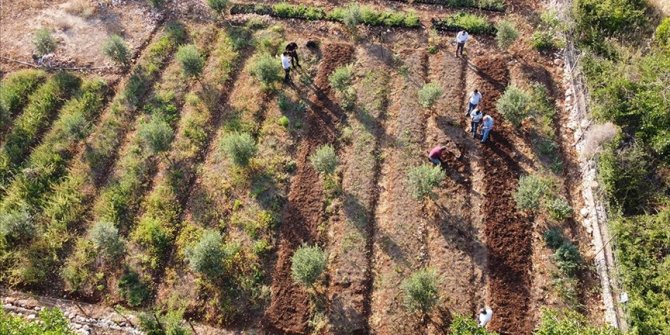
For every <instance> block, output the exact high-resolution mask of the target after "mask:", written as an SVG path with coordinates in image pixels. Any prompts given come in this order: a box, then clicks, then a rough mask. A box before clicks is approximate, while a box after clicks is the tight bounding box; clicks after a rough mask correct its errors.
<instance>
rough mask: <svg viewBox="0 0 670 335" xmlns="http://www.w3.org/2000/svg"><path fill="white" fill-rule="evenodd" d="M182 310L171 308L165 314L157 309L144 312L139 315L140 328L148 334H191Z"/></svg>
mask: <svg viewBox="0 0 670 335" xmlns="http://www.w3.org/2000/svg"><path fill="white" fill-rule="evenodd" d="M183 317H184V313H183V311H182V310H170V311H168V312H167V313H165V314H163V313H160V312H157V311H153V312H150V313H142V314H140V316H139V319H140V329H141V330H142V331H144V333H145V334H146V335H189V334H191V332H190V331H189V330H188V329H187V328H186V327H185V326H184V321H183Z"/></svg>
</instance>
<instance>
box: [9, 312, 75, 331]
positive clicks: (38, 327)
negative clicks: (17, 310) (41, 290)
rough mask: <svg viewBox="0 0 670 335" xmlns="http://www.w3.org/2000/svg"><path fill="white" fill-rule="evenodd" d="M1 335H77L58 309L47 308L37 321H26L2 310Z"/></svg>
mask: <svg viewBox="0 0 670 335" xmlns="http://www.w3.org/2000/svg"><path fill="white" fill-rule="evenodd" d="M0 334H8V335H45V334H46V335H75V334H76V333H75V332H74V331H73V330H71V329H70V322H69V321H68V319H67V318H66V317H65V315H63V312H62V311H61V310H60V309H58V308H45V309H43V310H42V311H40V312H39V314H38V317H37V319H35V320H26V319H25V318H23V317H21V316H14V315H10V314H9V313H7V312H6V311H5V310H4V309H1V308H0Z"/></svg>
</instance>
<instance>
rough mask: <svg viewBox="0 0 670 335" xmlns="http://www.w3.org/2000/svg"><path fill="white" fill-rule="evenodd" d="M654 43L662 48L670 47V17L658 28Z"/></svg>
mask: <svg viewBox="0 0 670 335" xmlns="http://www.w3.org/2000/svg"><path fill="white" fill-rule="evenodd" d="M654 41H655V42H656V43H657V44H658V45H660V46H661V47H666V48H668V47H670V17H666V18H664V19H663V21H661V23H660V24H659V25H658V27H656V32H655V33H654Z"/></svg>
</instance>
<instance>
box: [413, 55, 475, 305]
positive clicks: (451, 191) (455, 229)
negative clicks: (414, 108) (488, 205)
mask: <svg viewBox="0 0 670 335" xmlns="http://www.w3.org/2000/svg"><path fill="white" fill-rule="evenodd" d="M462 62H463V60H461V59H457V58H455V57H454V56H453V55H452V54H451V53H450V52H446V53H444V52H443V53H439V54H436V55H434V56H431V58H430V67H429V73H430V77H431V80H432V81H434V82H437V83H439V84H440V86H441V87H443V88H444V89H445V94H444V96H443V97H442V99H440V101H438V103H437V104H436V106H435V108H434V113H433V114H432V115H431V117H430V118H429V119H428V125H427V129H426V148H427V149H430V148H432V147H433V146H435V145H438V144H440V145H446V146H447V148H448V152H449V154H448V155H447V164H446V166H445V169H446V171H447V178H446V179H445V181H444V182H443V183H442V185H441V186H440V188H439V189H438V190H437V191H436V192H435V193H436V194H437V195H438V197H437V198H436V199H435V200H434V201H431V202H430V204H429V206H427V208H426V209H427V215H428V216H429V218H430V220H429V222H430V224H428V226H427V229H428V239H427V247H428V255H429V262H428V263H429V266H430V267H432V268H434V269H436V270H437V273H438V275H439V277H440V279H441V282H440V293H441V294H442V295H443V298H445V299H447V300H448V308H449V309H450V311H452V312H456V313H459V314H464V315H472V314H473V313H474V311H475V309H476V308H477V306H478V305H481V299H482V298H483V297H481V295H478V293H479V292H480V291H481V290H482V288H483V285H484V283H483V273H484V272H486V269H485V267H486V255H485V254H486V253H485V252H483V251H484V249H485V248H484V244H483V242H482V241H481V240H480V239H479V237H478V231H479V230H480V229H481V227H480V226H479V225H481V221H482V220H481V213H480V212H479V211H478V208H474V207H473V205H472V200H471V193H470V188H471V187H472V183H471V174H472V171H471V170H470V165H469V164H468V160H470V159H471V158H470V157H469V155H470V152H469V150H468V149H467V148H466V147H467V146H468V143H467V142H472V141H473V139H472V138H471V137H470V136H468V135H469V133H467V132H466V131H464V130H463V129H462V128H461V127H459V126H458V125H459V123H460V122H461V120H462V119H463V118H464V113H463V110H464V104H463V96H464V95H465V68H464V67H463V66H462ZM475 224H477V226H475Z"/></svg>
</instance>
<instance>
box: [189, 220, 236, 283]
mask: <svg viewBox="0 0 670 335" xmlns="http://www.w3.org/2000/svg"><path fill="white" fill-rule="evenodd" d="M230 255H231V254H230V253H229V251H228V250H227V247H226V245H225V244H224V243H223V237H222V236H221V234H220V233H219V232H218V231H215V230H208V231H205V232H204V233H203V234H202V237H200V239H199V240H198V242H197V243H196V244H195V245H193V246H192V247H190V248H188V249H187V250H186V258H187V259H188V262H189V264H190V266H191V269H193V271H195V272H198V273H200V274H202V275H204V276H205V277H207V278H209V279H218V278H221V277H222V276H224V275H225V274H226V261H227V260H228V258H229V257H230Z"/></svg>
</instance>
